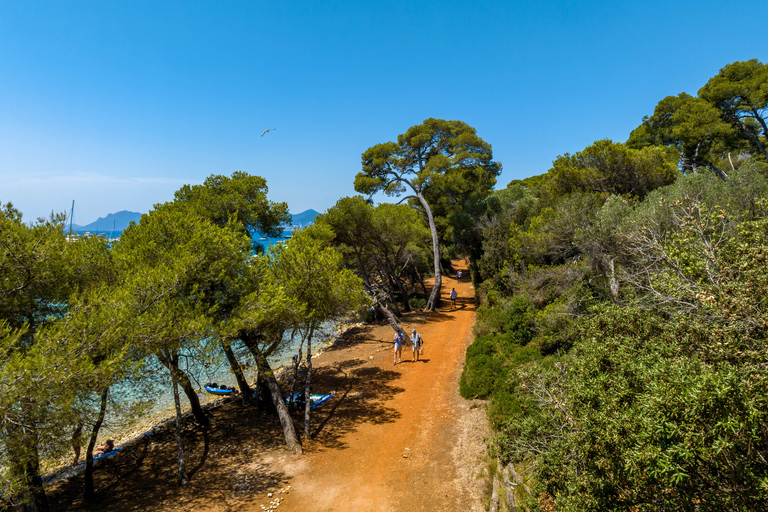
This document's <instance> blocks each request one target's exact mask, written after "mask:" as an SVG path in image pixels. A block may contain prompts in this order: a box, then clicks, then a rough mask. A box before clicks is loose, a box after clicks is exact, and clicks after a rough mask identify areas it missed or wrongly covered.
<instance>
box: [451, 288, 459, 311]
mask: <svg viewBox="0 0 768 512" xmlns="http://www.w3.org/2000/svg"><path fill="white" fill-rule="evenodd" d="M458 296H459V294H458V293H456V288H451V309H453V308H455V307H456V297H458Z"/></svg>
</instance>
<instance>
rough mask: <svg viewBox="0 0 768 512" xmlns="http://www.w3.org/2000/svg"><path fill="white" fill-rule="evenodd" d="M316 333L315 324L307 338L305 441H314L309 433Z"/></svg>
mask: <svg viewBox="0 0 768 512" xmlns="http://www.w3.org/2000/svg"><path fill="white" fill-rule="evenodd" d="M314 332H315V326H314V324H313V325H311V326H310V328H309V335H308V336H307V382H306V384H305V385H304V403H305V405H304V439H312V435H311V433H310V431H309V417H310V411H311V409H312V401H311V400H310V399H309V396H310V393H311V389H312V335H313V334H314Z"/></svg>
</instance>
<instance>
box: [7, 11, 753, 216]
mask: <svg viewBox="0 0 768 512" xmlns="http://www.w3.org/2000/svg"><path fill="white" fill-rule="evenodd" d="M764 18H765V2H764V0H760V1H757V0H742V1H740V2H733V3H727V2H723V1H722V0H719V1H711V0H702V1H693V0H683V1H677V2H659V1H623V0H618V1H613V2H598V1H554V0H548V1H540V2H533V1H519V0H506V1H483V0H479V1H475V2H457V1H449V0H443V1H439V2H438V1H435V2H422V1H407V2H400V1H397V2H387V1H383V2H360V1H335V0H322V1H318V0H316V1H305V0H294V1H291V2H283V1H279V0H273V1H270V2H263V1H257V0H251V1H245V0H241V1H234V0H228V1H220V0H219V1H211V2H192V1H189V0H186V1H183V2H171V1H162V2H157V1H148V2H140V1H133V0H132V1H117V0H116V1H108V2H104V1H101V2H89V1H67V2H40V1H34V0H33V1H16V0H0V201H2V202H3V203H6V202H8V201H11V202H13V203H14V205H15V206H16V207H18V208H19V209H20V210H21V211H22V212H24V218H25V220H27V221H32V220H34V219H35V218H36V217H39V216H46V215H48V214H49V213H50V212H51V211H52V210H54V211H57V212H60V211H69V208H70V205H71V202H72V200H75V201H76V206H75V222H76V223H79V224H87V223H89V222H91V221H94V220H96V218H97V217H99V216H103V215H106V214H107V213H110V212H116V211H119V210H132V211H139V212H146V211H148V210H149V209H150V208H151V207H152V205H153V204H155V203H158V202H164V201H168V200H171V199H172V197H173V192H174V191H175V190H176V189H178V188H179V187H180V186H181V185H182V184H185V183H200V182H202V180H203V179H205V177H207V176H209V175H211V174H231V173H232V172H234V171H238V170H242V171H245V172H249V173H251V174H257V175H260V176H264V177H265V178H266V179H267V183H268V184H269V187H270V198H271V199H273V200H276V201H286V202H287V203H288V205H289V207H290V209H291V211H293V212H296V213H298V212H301V211H303V210H305V209H308V208H314V209H316V210H319V211H323V210H325V209H327V208H328V207H330V206H332V205H333V204H334V203H335V202H336V200H337V199H338V198H340V197H342V196H345V195H351V194H354V190H353V188H352V181H353V178H354V175H355V174H356V173H357V172H358V171H359V170H360V155H361V153H362V152H363V151H365V150H366V149H367V148H368V147H370V146H372V145H374V144H377V143H379V142H385V141H388V140H394V139H395V138H396V137H397V135H398V134H400V133H402V132H403V131H405V130H406V129H407V128H408V127H410V126H412V125H414V124H419V123H421V122H422V121H423V120H424V119H426V118H428V117H437V118H444V119H459V120H462V121H465V122H467V123H469V124H470V125H472V126H474V127H475V128H476V129H477V131H478V134H479V135H480V136H481V137H482V138H483V139H485V140H486V141H487V142H489V143H491V144H492V145H493V149H494V156H495V159H496V160H498V161H500V162H501V163H502V165H503V172H502V175H501V176H500V179H499V182H498V185H497V188H501V187H504V186H506V184H507V183H508V182H509V181H511V180H513V179H518V178H524V177H527V176H532V175H535V174H541V173H543V172H546V171H547V169H549V167H550V164H551V162H552V160H553V159H554V158H556V157H557V156H558V155H560V154H563V153H566V152H571V153H572V152H575V151H579V150H581V149H583V148H584V147H585V146H587V145H589V144H591V143H592V142H593V141H595V140H598V139H602V138H611V139H614V140H619V141H624V140H626V138H627V137H628V135H629V132H630V131H631V130H632V129H633V128H635V127H636V126H637V125H638V124H639V123H640V121H641V119H642V117H643V115H646V114H650V113H652V111H653V108H654V106H655V105H656V103H657V102H658V101H659V100H661V99H662V98H664V97H665V96H668V95H672V94H678V93H680V92H684V91H685V92H688V93H691V94H696V91H697V90H698V89H699V88H700V87H701V86H702V85H704V84H705V83H706V81H707V79H708V78H710V77H711V76H713V75H715V74H717V72H718V70H719V69H720V68H721V67H723V66H724V65H725V64H727V63H729V62H733V61H738V60H746V59H750V58H757V59H760V60H761V61H765V60H766V50H768V38H767V37H766V36H765V34H764V30H763V28H762V25H763V20H764ZM267 128H275V129H276V130H275V131H273V132H269V133H267V134H266V135H265V136H264V137H261V136H260V134H261V132H262V131H264V130H265V129H267Z"/></svg>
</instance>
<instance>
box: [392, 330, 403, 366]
mask: <svg viewBox="0 0 768 512" xmlns="http://www.w3.org/2000/svg"><path fill="white" fill-rule="evenodd" d="M403 343H405V334H403V331H401V330H400V329H398V330H397V331H396V332H395V363H394V364H397V363H402V361H401V359H402V357H403Z"/></svg>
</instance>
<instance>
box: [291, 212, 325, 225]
mask: <svg viewBox="0 0 768 512" xmlns="http://www.w3.org/2000/svg"><path fill="white" fill-rule="evenodd" d="M318 215H320V214H319V213H318V212H316V211H315V210H311V209H310V210H306V211H303V212H301V213H297V214H296V215H291V226H297V227H304V226H308V225H310V224H312V222H314V220H315V217H317V216H318Z"/></svg>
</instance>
